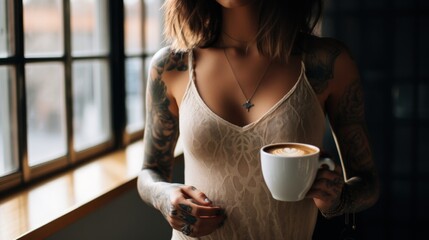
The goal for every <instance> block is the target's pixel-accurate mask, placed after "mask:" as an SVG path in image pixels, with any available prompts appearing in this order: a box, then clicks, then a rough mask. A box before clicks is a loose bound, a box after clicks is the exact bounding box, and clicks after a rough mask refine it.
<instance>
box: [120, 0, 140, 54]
mask: <svg viewBox="0 0 429 240" xmlns="http://www.w3.org/2000/svg"><path fill="white" fill-rule="evenodd" d="M124 11H125V13H124V14H125V52H126V54H138V53H142V52H143V31H142V30H143V25H142V23H143V9H142V4H141V1H140V0H125V1H124Z"/></svg>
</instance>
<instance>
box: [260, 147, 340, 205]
mask: <svg viewBox="0 0 429 240" xmlns="http://www.w3.org/2000/svg"><path fill="white" fill-rule="evenodd" d="M275 149H280V150H275ZM260 154H261V166H262V174H263V176H264V180H265V183H266V184H267V186H268V189H269V190H270V192H271V195H272V196H273V198H274V199H277V200H280V201H288V202H295V201H300V200H302V199H304V197H305V195H306V194H307V192H308V190H310V188H311V186H312V185H313V182H314V180H315V178H316V174H317V171H318V169H319V168H320V167H321V166H322V165H327V166H328V167H329V170H331V171H333V170H334V169H335V163H334V162H333V161H332V160H331V159H329V158H324V159H319V154H320V149H319V148H318V147H316V146H313V145H309V144H303V143H276V144H270V145H267V146H264V147H262V148H261V150H260Z"/></svg>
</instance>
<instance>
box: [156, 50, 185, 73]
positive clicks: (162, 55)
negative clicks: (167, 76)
mask: <svg viewBox="0 0 429 240" xmlns="http://www.w3.org/2000/svg"><path fill="white" fill-rule="evenodd" d="M188 55H189V51H180V50H174V49H172V48H171V47H170V46H166V47H163V48H161V49H159V50H158V51H157V52H156V53H155V54H154V55H153V57H152V59H151V64H150V65H151V68H152V69H153V68H156V69H157V71H158V72H159V73H161V72H166V71H168V72H169V71H179V72H182V71H187V70H188V67H189V66H188V65H189V64H188Z"/></svg>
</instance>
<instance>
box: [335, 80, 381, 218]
mask: <svg viewBox="0 0 429 240" xmlns="http://www.w3.org/2000/svg"><path fill="white" fill-rule="evenodd" d="M337 111H338V113H337V115H336V116H334V119H335V121H334V122H335V124H334V127H335V128H336V130H337V133H338V134H337V135H338V138H339V140H340V142H341V149H342V150H343V151H342V152H343V158H344V160H345V163H344V164H345V165H346V166H345V167H346V169H347V171H348V172H347V173H348V174H349V176H348V177H353V176H359V177H360V178H361V179H362V181H361V182H359V183H356V184H353V185H351V186H349V187H348V193H347V194H349V198H350V202H349V204H348V205H347V206H346V210H348V211H360V210H363V209H365V208H367V207H369V206H371V205H372V204H373V203H374V202H375V200H376V199H377V197H378V179H377V173H376V170H375V166H374V163H373V161H372V154H371V148H370V145H369V140H368V137H367V136H368V135H367V129H366V126H365V116H364V115H365V114H364V101H363V92H362V88H361V85H360V83H359V81H358V80H356V81H354V82H353V83H351V84H350V86H349V87H348V89H347V90H346V91H345V92H344V94H343V96H342V98H341V99H340V103H339V105H338V109H337Z"/></svg>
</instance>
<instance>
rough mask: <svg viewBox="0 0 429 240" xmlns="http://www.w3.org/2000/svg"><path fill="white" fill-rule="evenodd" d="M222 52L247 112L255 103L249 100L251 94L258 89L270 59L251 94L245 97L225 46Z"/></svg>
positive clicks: (251, 96)
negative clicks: (242, 97)
mask: <svg viewBox="0 0 429 240" xmlns="http://www.w3.org/2000/svg"><path fill="white" fill-rule="evenodd" d="M223 53H224V54H225V58H226V61H227V62H228V65H229V67H230V68H231V72H232V75H233V76H234V80H235V81H236V82H237V85H238V87H240V90H241V93H242V94H243V96H244V98H245V99H246V101H245V102H244V103H243V104H242V106H243V107H244V108H245V109H246V110H247V112H249V111H250V109H251V108H252V107H254V106H255V104H253V103H252V102H251V100H252V98H253V96H255V93H256V91H257V90H258V88H259V85H261V82H262V79H264V77H265V75H266V74H267V72H268V69H269V68H270V65H271V61H270V62H269V63H268V65H267V67H266V68H265V70H264V72H263V73H262V76H261V77H260V78H259V80H258V83H257V84H256V87H255V90H253V93H252V95H250V97H249V98H247V97H246V94H245V93H244V91H243V88H242V87H241V85H240V82H239V81H238V78H237V75H236V74H235V71H234V68H233V67H232V64H231V61H230V60H229V58H228V54H226V48H224V49H223Z"/></svg>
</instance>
